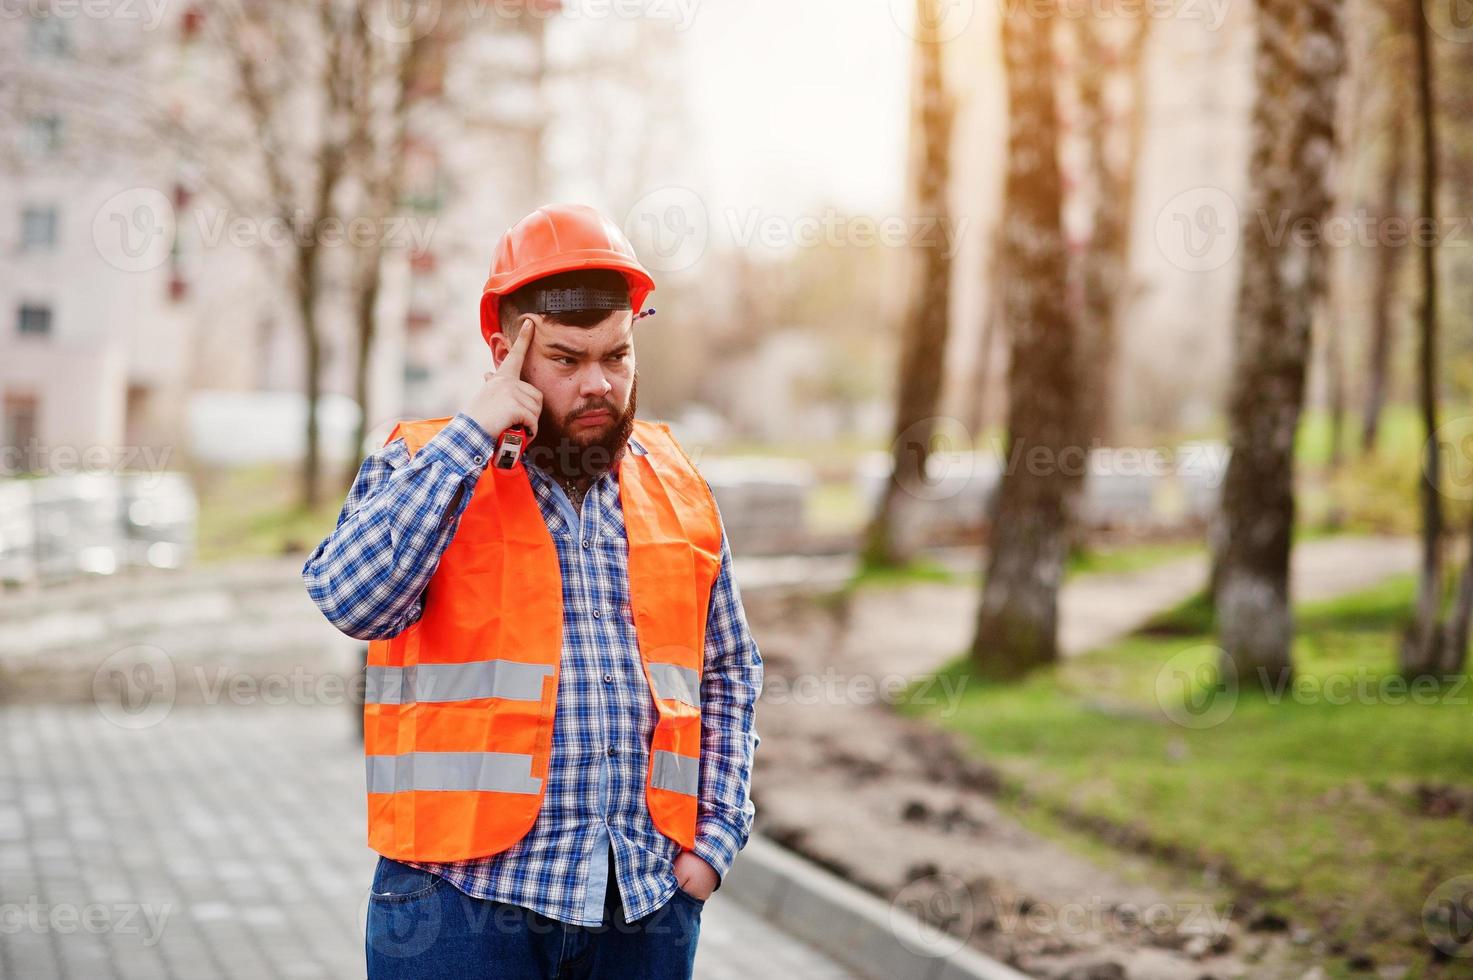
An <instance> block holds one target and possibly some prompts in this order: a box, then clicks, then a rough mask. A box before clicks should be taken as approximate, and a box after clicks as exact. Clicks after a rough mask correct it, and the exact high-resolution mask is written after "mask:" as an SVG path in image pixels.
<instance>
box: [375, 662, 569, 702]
mask: <svg viewBox="0 0 1473 980" xmlns="http://www.w3.org/2000/svg"><path fill="white" fill-rule="evenodd" d="M551 674H552V665H551V664H523V663H517V662H516V661H514V660H482V661H478V662H476V663H469V664H418V665H417V666H414V667H369V668H368V672H367V676H366V677H365V681H366V683H365V685H364V693H363V699H364V701H366V702H367V703H368V704H413V703H415V702H416V701H425V702H437V701H471V700H474V699H476V698H507V699H509V700H512V701H540V700H542V679H543V678H544V677H549V676H551Z"/></svg>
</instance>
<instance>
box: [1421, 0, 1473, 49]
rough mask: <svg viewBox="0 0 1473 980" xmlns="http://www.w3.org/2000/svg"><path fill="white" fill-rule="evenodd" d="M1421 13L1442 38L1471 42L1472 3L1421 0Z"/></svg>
mask: <svg viewBox="0 0 1473 980" xmlns="http://www.w3.org/2000/svg"><path fill="white" fill-rule="evenodd" d="M1422 15H1423V16H1424V17H1426V18H1427V25H1428V26H1429V27H1431V28H1432V31H1433V33H1435V34H1436V35H1437V36H1438V37H1440V38H1442V39H1443V40H1446V41H1451V42H1453V43H1454V44H1473V3H1469V2H1468V0H1422Z"/></svg>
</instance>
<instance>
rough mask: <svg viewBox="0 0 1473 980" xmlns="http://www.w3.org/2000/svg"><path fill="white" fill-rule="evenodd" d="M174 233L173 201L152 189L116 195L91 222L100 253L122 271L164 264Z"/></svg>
mask: <svg viewBox="0 0 1473 980" xmlns="http://www.w3.org/2000/svg"><path fill="white" fill-rule="evenodd" d="M175 234H176V220H175V214H174V205H173V202H171V201H170V200H169V199H168V198H167V197H165V196H164V194H163V193H161V192H160V191H157V190H155V189H153V188H152V187H133V188H130V189H128V190H126V191H123V192H121V193H119V194H114V195H113V196H112V197H110V198H108V199H107V200H106V201H105V202H103V205H102V207H101V208H99V209H98V210H97V214H96V215H95V216H94V217H93V219H92V244H93V245H94V246H96V248H97V253H98V254H99V255H101V256H102V260H103V261H104V262H106V263H107V264H108V265H110V266H112V267H113V268H115V269H120V270H122V271H123V272H147V271H148V270H150V269H157V268H158V267H159V266H161V265H163V264H164V263H165V262H166V261H168V258H169V253H170V252H171V251H173V248H174V237H175Z"/></svg>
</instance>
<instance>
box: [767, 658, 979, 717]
mask: <svg viewBox="0 0 1473 980" xmlns="http://www.w3.org/2000/svg"><path fill="white" fill-rule="evenodd" d="M968 680H969V678H968V677H967V676H966V675H964V674H901V673H887V674H866V673H857V674H846V673H843V672H841V671H840V670H839V669H838V668H836V667H825V668H824V669H823V672H822V673H819V674H797V675H794V676H792V677H785V676H782V675H780V674H774V675H772V676H769V677H767V678H765V679H764V680H763V682H762V700H763V701H765V702H767V703H769V704H794V705H800V706H807V705H816V704H825V705H871V704H889V705H896V704H912V705H921V706H931V705H938V704H942V705H944V707H943V708H942V709H941V711H942V715H943V716H950V715H953V714H955V713H956V708H957V705H959V704H960V703H961V699H962V695H963V694H964V693H965V691H966V687H967V682H968Z"/></svg>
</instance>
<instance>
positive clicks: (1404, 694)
mask: <svg viewBox="0 0 1473 980" xmlns="http://www.w3.org/2000/svg"><path fill="white" fill-rule="evenodd" d="M1251 676H1252V677H1254V679H1255V680H1256V681H1257V684H1258V689H1259V690H1261V691H1262V692H1263V697H1264V700H1265V701H1267V702H1268V703H1269V704H1282V703H1283V702H1285V701H1289V702H1292V703H1293V704H1328V705H1331V706H1334V707H1344V706H1346V705H1351V704H1393V705H1395V704H1420V705H1433V704H1443V705H1448V704H1450V705H1467V704H1468V703H1469V693H1470V692H1469V690H1468V678H1467V676H1466V675H1464V674H1448V675H1446V676H1443V677H1435V676H1431V675H1421V676H1417V677H1414V678H1410V679H1408V678H1406V677H1403V676H1402V675H1401V674H1394V673H1381V672H1377V671H1372V670H1367V669H1365V668H1361V669H1359V670H1354V671H1334V672H1331V673H1328V674H1306V673H1302V672H1301V673H1291V672H1290V671H1278V672H1274V671H1270V670H1268V669H1267V668H1265V667H1257V668H1254V670H1253V673H1252V675H1251Z"/></svg>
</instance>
